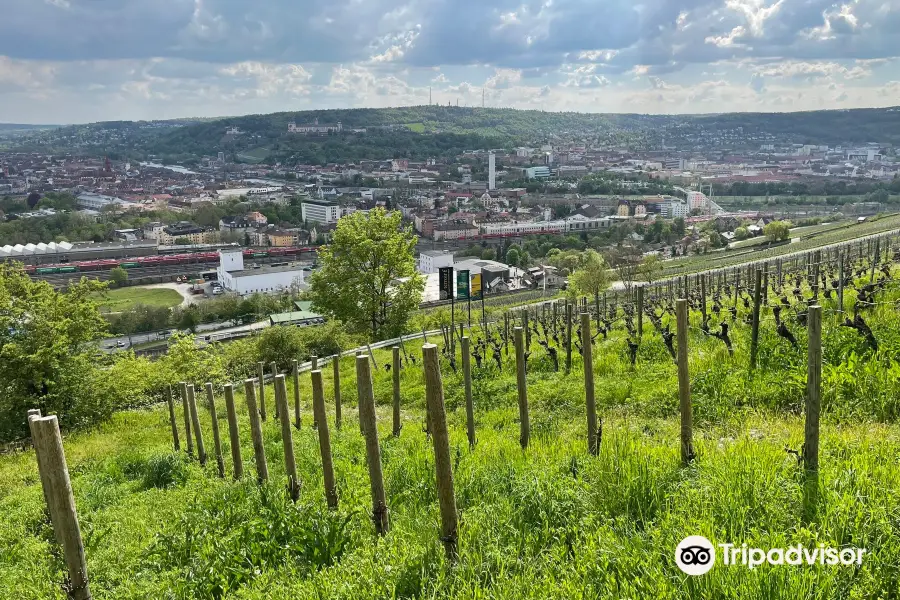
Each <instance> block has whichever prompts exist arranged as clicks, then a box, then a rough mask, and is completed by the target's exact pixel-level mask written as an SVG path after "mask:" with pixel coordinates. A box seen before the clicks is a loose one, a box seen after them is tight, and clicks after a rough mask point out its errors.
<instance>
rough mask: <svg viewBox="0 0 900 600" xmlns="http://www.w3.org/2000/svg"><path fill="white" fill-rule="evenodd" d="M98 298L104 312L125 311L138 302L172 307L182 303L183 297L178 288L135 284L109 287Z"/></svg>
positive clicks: (146, 304)
mask: <svg viewBox="0 0 900 600" xmlns="http://www.w3.org/2000/svg"><path fill="white" fill-rule="evenodd" d="M97 300H98V302H99V303H100V310H102V311H103V312H125V311H128V310H131V309H132V308H134V307H135V306H137V305H138V304H143V305H145V306H153V307H164V308H172V307H173V306H178V305H179V304H181V301H182V300H183V298H182V297H181V294H179V293H178V291H177V290H172V289H168V288H146V287H141V286H135V287H124V288H112V289H109V290H107V291H105V292H103V293H102V294H99V295H98V296H97Z"/></svg>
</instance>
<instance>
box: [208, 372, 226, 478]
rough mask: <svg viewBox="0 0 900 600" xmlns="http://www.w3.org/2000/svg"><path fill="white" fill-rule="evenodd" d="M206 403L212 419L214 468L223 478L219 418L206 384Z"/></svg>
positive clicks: (211, 394) (210, 384) (214, 401)
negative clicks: (214, 453)
mask: <svg viewBox="0 0 900 600" xmlns="http://www.w3.org/2000/svg"><path fill="white" fill-rule="evenodd" d="M206 401H207V403H208V404H209V417H210V419H212V433H213V449H214V450H215V452H216V467H217V469H218V473H219V477H223V478H224V477H225V458H224V457H223V456H222V438H221V437H219V417H218V415H217V414H216V399H215V396H214V395H213V385H212V383H210V382H206Z"/></svg>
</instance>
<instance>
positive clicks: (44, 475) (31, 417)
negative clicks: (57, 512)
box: [25, 408, 62, 545]
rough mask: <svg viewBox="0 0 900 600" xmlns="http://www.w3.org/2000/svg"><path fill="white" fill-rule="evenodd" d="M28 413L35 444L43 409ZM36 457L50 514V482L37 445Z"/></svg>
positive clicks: (31, 410) (32, 438) (29, 428)
mask: <svg viewBox="0 0 900 600" xmlns="http://www.w3.org/2000/svg"><path fill="white" fill-rule="evenodd" d="M25 414H26V418H27V419H28V430H29V431H30V432H31V444H32V446H34V445H35V444H36V443H37V442H36V441H35V440H37V434H36V433H35V431H34V423H33V421H34V420H35V419H40V418H41V411H40V410H39V409H37V408H32V409H30V410H29V411H28V412H27V413H25ZM34 458H35V460H36V461H37V465H38V475H40V477H41V489H42V490H43V492H44V504H46V509H47V515H49V514H50V482H49V480H48V479H47V473H46V471H45V470H44V468H43V467H42V466H41V455H40V453H39V452H38V451H37V446H35V451H34ZM57 541H59V543H60V545H62V541H61V540H57Z"/></svg>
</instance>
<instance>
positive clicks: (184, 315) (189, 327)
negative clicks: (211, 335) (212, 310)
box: [178, 306, 200, 333]
mask: <svg viewBox="0 0 900 600" xmlns="http://www.w3.org/2000/svg"><path fill="white" fill-rule="evenodd" d="M199 324H200V318H199V316H198V315H197V310H196V309H195V308H194V307H193V306H188V307H187V308H186V309H185V310H183V311H182V312H181V317H180V318H179V319H178V329H181V330H182V331H190V332H191V333H195V332H196V331H197V325H199Z"/></svg>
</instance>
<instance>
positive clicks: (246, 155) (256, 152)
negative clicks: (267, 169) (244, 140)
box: [237, 146, 271, 164]
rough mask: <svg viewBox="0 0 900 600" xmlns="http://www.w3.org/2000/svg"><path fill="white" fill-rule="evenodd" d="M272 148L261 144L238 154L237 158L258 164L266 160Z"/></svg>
mask: <svg viewBox="0 0 900 600" xmlns="http://www.w3.org/2000/svg"><path fill="white" fill-rule="evenodd" d="M270 153H271V149H270V148H269V147H268V146H260V147H259V148H254V149H252V150H246V151H244V152H239V153H238V154H237V159H238V160H240V161H243V162H246V163H252V164H258V163H261V162H263V161H264V160H266V158H268V156H269V154H270Z"/></svg>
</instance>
